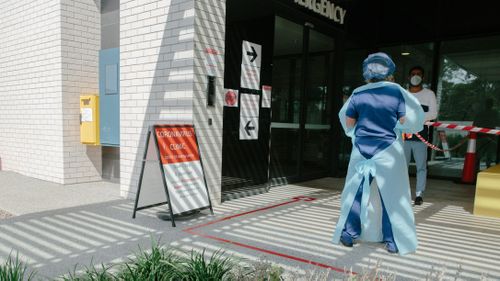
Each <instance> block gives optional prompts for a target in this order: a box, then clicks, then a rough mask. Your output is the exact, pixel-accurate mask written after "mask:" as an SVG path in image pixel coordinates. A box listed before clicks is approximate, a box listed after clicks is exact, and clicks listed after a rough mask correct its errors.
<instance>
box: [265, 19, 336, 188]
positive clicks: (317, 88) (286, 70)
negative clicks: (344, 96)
mask: <svg viewBox="0 0 500 281" xmlns="http://www.w3.org/2000/svg"><path fill="white" fill-rule="evenodd" d="M333 43H334V39H333V38H332V37H330V36H327V35H325V34H322V33H320V32H318V31H315V30H313V29H311V27H310V26H305V25H299V24H297V23H294V22H292V21H289V20H286V19H284V18H281V17H276V19H275V36H274V54H273V74H272V77H273V98H272V123H271V166H270V178H272V179H274V180H275V181H276V179H304V178H310V177H315V176H324V175H326V174H327V172H328V170H329V167H330V161H329V159H330V157H329V155H330V149H329V147H330V145H331V126H330V125H331V110H332V109H331V100H332V93H331V88H332V87H331V85H330V83H331V82H332V79H331V77H330V76H331V75H330V73H331V71H330V70H331V69H332V65H331V63H332V58H333ZM278 182H282V181H279V180H278ZM284 182H286V181H284Z"/></svg>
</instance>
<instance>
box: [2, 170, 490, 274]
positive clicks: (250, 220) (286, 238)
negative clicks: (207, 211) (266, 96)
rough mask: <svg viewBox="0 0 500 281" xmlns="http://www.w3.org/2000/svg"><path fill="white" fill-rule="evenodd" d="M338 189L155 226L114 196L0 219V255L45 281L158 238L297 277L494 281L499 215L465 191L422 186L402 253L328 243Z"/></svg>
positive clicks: (328, 184) (288, 191) (305, 189)
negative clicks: (375, 273) (17, 256)
mask: <svg viewBox="0 0 500 281" xmlns="http://www.w3.org/2000/svg"><path fill="white" fill-rule="evenodd" d="M342 184H343V180H342V179H332V178H325V179H320V180H315V181H311V182H307V183H302V184H296V185H287V186H281V187H275V188H273V189H272V190H271V191H270V192H269V193H266V194H261V195H256V196H252V197H247V198H242V199H237V200H233V201H229V202H225V203H224V204H222V205H221V206H217V207H216V208H215V213H216V214H215V216H214V217H212V216H210V215H203V216H199V217H197V218H193V219H190V220H187V221H182V222H179V223H178V227H177V228H172V227H171V226H170V223H168V222H164V221H160V220H158V219H157V218H156V211H157V210H155V209H149V210H144V211H141V212H139V214H138V216H137V218H136V219H135V220H134V219H131V214H132V207H133V203H132V202H131V201H129V200H122V199H118V200H112V201H106V202H101V203H92V204H88V205H82V206H75V207H71V208H64V209H58V210H49V211H42V212H37V213H31V214H26V215H18V216H15V217H13V218H9V219H5V220H1V221H0V233H1V235H0V259H1V258H4V257H5V256H6V255H8V254H9V253H10V252H11V249H15V250H18V251H19V252H20V253H21V254H22V255H23V257H24V258H25V259H27V260H28V261H29V263H30V265H31V267H33V268H35V269H36V270H37V271H38V272H39V275H41V276H46V277H54V276H57V275H60V274H63V273H66V272H68V271H69V270H71V269H72V268H73V266H74V264H80V265H88V264H89V263H90V261H91V260H93V262H94V263H95V264H99V263H101V262H104V263H114V262H118V261H120V260H122V259H124V258H125V257H126V256H127V255H129V254H131V253H133V252H134V251H137V249H138V246H141V247H142V248H147V247H148V246H149V245H150V244H151V239H152V238H157V237H161V241H162V242H163V243H165V244H170V245H171V246H175V247H178V248H180V249H184V250H186V251H190V250H191V249H197V250H202V249H207V251H208V253H211V252H212V251H216V250H218V249H220V248H222V249H224V250H225V251H226V252H227V253H231V254H234V255H236V256H240V257H242V258H245V259H250V260H256V259H259V258H262V257H265V258H266V259H267V260H269V261H272V262H273V263H276V264H278V265H281V266H282V267H284V268H285V269H287V270H290V271H295V272H298V273H304V272H311V271H314V270H331V271H332V274H334V275H336V276H340V274H341V273H338V272H341V271H344V270H345V269H351V268H352V270H353V271H354V272H363V271H364V270H367V268H369V267H373V266H374V265H375V264H376V263H377V262H381V264H382V265H381V268H382V270H385V271H387V272H392V273H395V274H397V276H398V279H397V280H415V279H425V278H426V277H427V276H428V275H429V274H430V272H434V274H438V273H443V274H444V275H445V276H447V277H449V278H453V277H454V276H455V275H456V274H459V275H460V279H461V280H477V279H479V278H480V277H481V276H486V277H489V278H490V279H493V280H498V279H500V260H499V259H498V253H500V219H492V218H482V217H475V216H472V214H471V210H472V206H473V196H474V187H473V186H465V185H457V184H454V183H451V182H448V181H438V180H430V181H429V187H428V192H427V194H426V198H425V199H426V201H425V202H424V204H423V205H422V206H417V207H415V213H416V220H417V231H418V237H419V242H420V246H419V248H418V251H417V253H415V254H411V255H408V256H405V257H401V256H398V255H391V254H388V253H387V252H386V251H385V250H384V249H383V247H382V245H381V244H367V243H365V244H359V245H356V246H355V247H354V248H345V247H342V246H339V245H333V244H331V243H330V239H331V236H332V232H333V228H334V225H335V222H336V221H337V219H338V215H339V203H340V200H339V199H340V191H341V189H342ZM311 198H314V199H315V200H312V199H311ZM0 208H2V206H1V205H0ZM158 209H161V208H158Z"/></svg>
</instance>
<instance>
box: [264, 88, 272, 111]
mask: <svg viewBox="0 0 500 281" xmlns="http://www.w3.org/2000/svg"><path fill="white" fill-rule="evenodd" d="M272 89H273V88H272V87H271V86H266V85H262V108H271V92H272Z"/></svg>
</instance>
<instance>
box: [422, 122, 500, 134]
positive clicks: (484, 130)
mask: <svg viewBox="0 0 500 281" xmlns="http://www.w3.org/2000/svg"><path fill="white" fill-rule="evenodd" d="M425 125H427V126H433V127H436V128H446V129H453V130H461V131H469V132H476V133H483V134H491V135H497V136H500V130H496V129H489V128H481V127H476V126H463V125H457V124H446V123H441V122H430V121H428V122H425Z"/></svg>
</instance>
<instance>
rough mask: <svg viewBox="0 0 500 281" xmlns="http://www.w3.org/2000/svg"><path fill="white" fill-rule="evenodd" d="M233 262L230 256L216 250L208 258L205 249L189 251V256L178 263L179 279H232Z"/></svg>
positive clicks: (202, 280) (186, 280)
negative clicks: (199, 251)
mask: <svg viewBox="0 0 500 281" xmlns="http://www.w3.org/2000/svg"><path fill="white" fill-rule="evenodd" d="M234 267H235V264H234V263H233V262H232V261H231V257H224V253H223V252H221V251H216V252H215V253H213V254H212V256H211V257H210V259H209V260H207V259H206V258H205V250H203V252H201V253H197V252H195V251H191V255H190V257H189V258H186V259H185V260H184V262H182V263H181V264H180V267H179V268H178V269H179V273H180V276H179V277H180V279H179V280H183V281H221V280H234V279H233V278H232V277H233V275H232V274H231V271H232V269H233V268H234Z"/></svg>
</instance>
